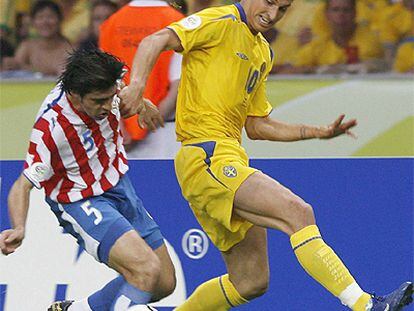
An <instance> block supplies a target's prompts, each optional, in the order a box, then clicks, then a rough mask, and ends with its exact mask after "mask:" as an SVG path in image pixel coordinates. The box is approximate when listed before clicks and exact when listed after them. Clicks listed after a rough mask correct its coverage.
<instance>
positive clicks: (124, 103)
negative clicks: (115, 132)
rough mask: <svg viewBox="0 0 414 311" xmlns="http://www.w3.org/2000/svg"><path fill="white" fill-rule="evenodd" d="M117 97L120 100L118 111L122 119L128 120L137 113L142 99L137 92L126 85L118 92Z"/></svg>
mask: <svg viewBox="0 0 414 311" xmlns="http://www.w3.org/2000/svg"><path fill="white" fill-rule="evenodd" d="M118 97H119V98H120V99H121V103H120V105H119V111H120V112H121V116H122V117H123V118H129V117H132V116H133V115H135V114H137V113H138V111H139V110H140V106H141V104H142V103H141V101H142V99H141V98H140V95H139V92H138V91H137V90H135V89H134V88H131V87H130V86H129V85H127V86H125V87H123V88H122V89H121V90H120V91H119V93H118Z"/></svg>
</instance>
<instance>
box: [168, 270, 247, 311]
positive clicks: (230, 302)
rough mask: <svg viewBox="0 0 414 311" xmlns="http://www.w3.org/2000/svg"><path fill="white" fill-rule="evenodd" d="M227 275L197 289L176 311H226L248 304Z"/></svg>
mask: <svg viewBox="0 0 414 311" xmlns="http://www.w3.org/2000/svg"><path fill="white" fill-rule="evenodd" d="M247 302H248V301H247V300H246V299H244V298H243V297H242V296H240V294H239V293H238V291H237V290H236V288H235V287H234V285H233V284H232V283H231V282H230V280H229V275H228V274H225V275H222V276H220V277H218V278H215V279H211V280H209V281H207V282H205V283H203V284H201V285H200V286H199V287H197V288H196V290H195V291H194V293H192V295H191V296H190V297H188V299H187V300H186V301H185V302H184V303H183V304H182V305H181V306H179V307H177V308H175V309H174V310H175V311H204V310H205V311H207V310H214V311H226V310H230V308H232V307H236V306H239V305H242V304H244V303H247Z"/></svg>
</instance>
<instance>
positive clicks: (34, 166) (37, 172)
mask: <svg viewBox="0 0 414 311" xmlns="http://www.w3.org/2000/svg"><path fill="white" fill-rule="evenodd" d="M48 125H49V124H48V122H47V121H46V120H44V119H42V118H40V119H39V120H38V121H37V122H36V124H35V126H34V128H33V130H32V134H31V137H30V142H29V150H28V152H27V155H26V162H25V164H24V170H23V174H24V176H26V178H27V179H28V180H29V181H30V182H31V183H32V184H33V185H34V186H35V187H36V188H38V189H40V188H42V187H43V186H44V183H45V182H47V181H48V180H49V179H50V178H51V177H52V176H53V174H54V171H53V168H52V163H51V150H50V149H49V148H48V146H49V145H50V140H51V139H52V137H51V134H50V130H49V126H48Z"/></svg>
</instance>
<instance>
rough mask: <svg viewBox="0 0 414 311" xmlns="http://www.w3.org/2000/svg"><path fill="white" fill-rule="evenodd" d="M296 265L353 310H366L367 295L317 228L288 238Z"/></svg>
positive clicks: (309, 227)
mask: <svg viewBox="0 0 414 311" xmlns="http://www.w3.org/2000/svg"><path fill="white" fill-rule="evenodd" d="M290 242H291V244H292V248H293V250H294V252H295V254H296V257H297V258H298V260H299V263H300V264H301V265H302V267H303V268H304V269H305V271H306V272H307V273H309V275H310V276H312V277H313V278H314V279H315V280H316V281H318V282H319V283H320V284H321V285H323V286H324V287H325V288H326V289H327V290H328V291H330V292H331V293H332V294H333V295H334V296H336V297H338V298H339V299H340V300H341V302H342V303H343V304H344V305H346V306H348V307H349V308H352V310H354V311H366V310H365V306H366V304H367V303H368V301H369V300H370V295H369V294H367V293H364V292H363V291H362V289H361V288H360V287H359V285H358V284H357V283H356V281H355V280H354V278H353V277H352V275H351V273H349V271H348V269H347V268H346V267H345V265H344V264H343V263H342V261H341V259H339V257H338V256H337V255H336V254H335V252H334V251H333V250H332V249H331V248H330V247H329V246H328V245H326V244H325V242H324V241H323V240H322V237H321V234H320V232H319V229H318V227H317V226H315V225H312V226H308V227H305V228H303V229H302V230H299V231H298V232H296V233H294V234H293V235H292V236H291V237H290Z"/></svg>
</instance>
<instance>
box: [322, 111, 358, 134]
mask: <svg viewBox="0 0 414 311" xmlns="http://www.w3.org/2000/svg"><path fill="white" fill-rule="evenodd" d="M344 118H345V115H344V114H341V115H340V116H339V117H338V118H337V119H336V120H335V121H334V122H332V123H331V124H329V125H327V126H322V127H320V128H319V130H318V135H317V138H320V139H329V138H333V137H336V136H339V135H343V134H345V135H348V136H350V137H352V138H357V136H356V135H355V134H354V133H353V132H352V131H350V129H351V128H353V127H355V126H356V125H357V120H355V119H351V120H349V121H346V122H342V121H343V120H344Z"/></svg>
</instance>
